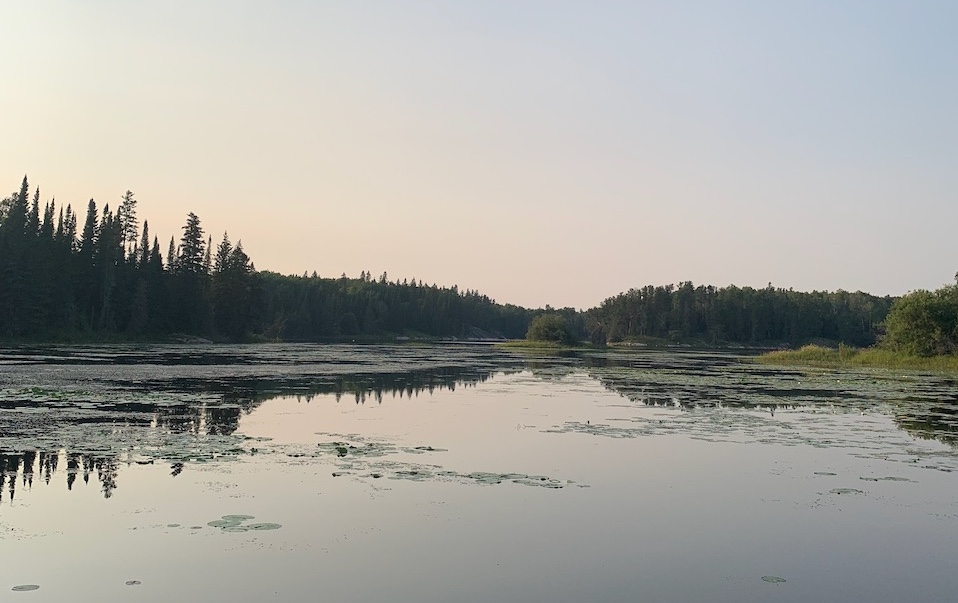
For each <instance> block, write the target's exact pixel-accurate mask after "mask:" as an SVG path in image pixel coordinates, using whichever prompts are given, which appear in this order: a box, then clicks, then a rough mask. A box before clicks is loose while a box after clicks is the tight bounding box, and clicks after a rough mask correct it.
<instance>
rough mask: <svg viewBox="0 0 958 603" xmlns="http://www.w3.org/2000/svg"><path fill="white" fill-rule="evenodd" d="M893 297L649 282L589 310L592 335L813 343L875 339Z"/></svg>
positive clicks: (613, 338)
mask: <svg viewBox="0 0 958 603" xmlns="http://www.w3.org/2000/svg"><path fill="white" fill-rule="evenodd" d="M893 301H894V300H893V298H890V297H875V296H874V295H869V294H867V293H861V292H856V293H848V292H846V291H837V292H833V293H829V292H819V291H814V292H811V293H805V292H799V291H792V290H791V289H781V288H773V287H772V286H771V285H769V286H768V287H766V288H764V289H753V288H751V287H741V288H740V287H734V286H732V287H724V288H716V287H708V286H702V285H699V286H697V287H696V286H694V285H693V284H692V283H690V282H684V283H681V284H679V285H678V286H674V285H667V286H660V287H652V286H647V287H644V288H642V289H632V290H631V291H629V292H627V293H622V294H620V295H617V296H615V297H611V298H609V299H607V300H605V301H604V302H602V304H601V305H600V306H599V307H598V308H594V309H593V310H590V311H589V312H588V317H589V320H588V321H587V322H586V324H587V325H589V328H590V331H591V337H592V338H593V339H594V340H608V341H621V340H628V339H642V338H647V337H653V338H663V339H668V340H675V341H700V342H702V343H707V344H716V343H721V342H736V343H751V344H780V343H786V344H791V345H798V344H803V343H808V342H810V341H816V340H827V341H832V342H843V343H846V344H849V345H856V346H865V345H872V344H874V343H875V341H876V338H877V336H878V335H879V334H880V326H881V324H882V321H883V320H884V319H885V316H886V315H887V314H888V311H889V309H890V307H891V305H892V302H893Z"/></svg>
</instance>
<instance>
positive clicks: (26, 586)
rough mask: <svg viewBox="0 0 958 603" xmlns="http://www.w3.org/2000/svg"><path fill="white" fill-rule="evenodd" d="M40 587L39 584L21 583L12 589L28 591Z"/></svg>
mask: <svg viewBox="0 0 958 603" xmlns="http://www.w3.org/2000/svg"><path fill="white" fill-rule="evenodd" d="M38 588H40V585H39V584H20V585H19V586H14V587H13V588H11V589H10V590H13V591H16V592H26V591H29V590H37V589H38Z"/></svg>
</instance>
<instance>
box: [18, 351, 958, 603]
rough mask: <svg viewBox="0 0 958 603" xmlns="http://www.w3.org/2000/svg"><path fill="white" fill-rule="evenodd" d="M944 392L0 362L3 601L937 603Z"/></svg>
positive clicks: (405, 359)
mask: <svg viewBox="0 0 958 603" xmlns="http://www.w3.org/2000/svg"><path fill="white" fill-rule="evenodd" d="M956 398H958V390H956V389H955V383H954V382H953V381H951V380H949V379H947V378H944V377H941V376H935V375H921V374H896V373H889V372H881V371H838V372H836V371H811V372H807V371H799V370H791V369H769V368H768V367H762V366H758V365H754V364H752V363H751V362H749V361H748V359H747V358H742V357H739V356H735V355H732V354H717V353H709V354H702V353H692V352H685V353H663V352H652V351H646V352H634V353H628V352H618V351H609V352H602V353H599V352H596V353H586V354H579V355H574V356H564V357H549V356H523V355H517V354H512V353H508V352H503V351H499V350H496V349H494V348H491V347H488V346H480V345H444V346H310V345H263V346H208V347H202V346H201V347H187V346H154V347H146V348H144V347H129V346H112V347H59V348H21V349H8V350H2V351H0V561H2V563H0V600H3V601H7V600H11V601H20V600H23V601H28V600H29V601H64V600H68V599H70V598H73V599H76V598H79V599H81V600H91V601H92V600H96V601H163V602H168V601H170V600H185V601H198V600H228V599H232V600H239V601H264V600H265V601H316V600H340V601H360V602H362V601H386V600H389V601H417V602H429V601H437V602H438V601H465V602H471V601H476V602H479V601H550V602H554V601H569V602H586V601H686V602H695V601H710V602H711V601H746V602H748V601H866V600H867V601H871V602H883V601H889V602H890V601H901V600H906V599H907V600H913V601H950V600H953V599H954V597H955V596H956V592H958V572H956V571H955V561H954V558H955V553H956V552H958V454H956V442H958V439H956V438H958V410H956V408H958V407H956ZM224 516H226V517H227V518H226V519H224ZM211 524H212V525H211ZM34 585H35V586H39V588H38V589H35V590H29V591H19V590H18V591H14V590H12V589H14V588H16V587H27V586H34ZM3 593H6V594H3Z"/></svg>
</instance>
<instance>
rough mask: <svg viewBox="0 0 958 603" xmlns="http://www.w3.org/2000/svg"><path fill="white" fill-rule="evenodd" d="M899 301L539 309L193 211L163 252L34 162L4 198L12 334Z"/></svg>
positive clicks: (407, 324)
mask: <svg viewBox="0 0 958 603" xmlns="http://www.w3.org/2000/svg"><path fill="white" fill-rule="evenodd" d="M81 219H82V221H81ZM893 301H894V300H893V299H892V298H889V297H875V296H872V295H868V294H865V293H860V292H857V293H848V292H845V291H838V292H812V293H804V292H797V291H792V290H785V289H779V288H772V287H771V286H769V287H767V288H764V289H753V288H750V287H743V288H739V287H734V286H732V287H725V288H716V287H711V286H701V285H700V286H694V285H693V284H692V283H690V282H685V283H681V284H679V285H678V286H675V285H666V286H658V287H653V286H646V287H643V288H641V289H633V290H631V291H628V292H626V293H621V294H619V295H617V296H614V297H611V298H609V299H607V300H605V301H604V302H603V303H602V304H601V305H600V306H598V307H596V308H592V309H590V310H586V311H581V312H580V311H576V310H574V309H572V308H564V309H561V310H555V309H553V308H550V307H548V306H546V308H545V309H538V310H531V309H527V308H522V307H518V306H514V305H504V304H499V303H496V302H495V301H494V300H492V299H490V298H489V297H487V296H485V295H482V294H480V293H478V292H476V291H472V290H464V291H463V290H460V289H459V288H458V287H456V286H453V287H439V286H436V285H426V284H424V283H422V282H418V281H417V280H416V279H412V280H403V281H402V282H399V281H390V280H389V279H388V277H387V275H386V274H385V273H384V274H382V275H380V276H379V277H375V278H374V277H373V276H372V275H370V274H369V273H367V272H365V271H364V272H362V273H361V274H360V275H359V276H358V277H354V278H348V277H347V276H346V275H345V274H343V275H341V276H340V277H338V278H321V277H319V276H318V275H317V274H316V273H315V272H314V273H313V274H312V275H311V276H307V275H305V274H304V275H303V276H288V275H280V274H276V273H272V272H260V271H257V270H256V269H255V266H254V264H253V261H252V259H251V258H250V257H249V256H248V255H247V254H246V252H245V251H244V249H243V245H242V243H241V242H239V241H237V242H236V243H235V244H234V243H233V242H232V241H231V239H230V237H229V235H228V234H227V233H224V235H223V237H222V239H221V240H220V241H219V242H217V243H214V241H213V239H212V237H211V236H208V235H207V234H206V233H205V231H204V230H203V227H202V225H201V222H200V219H199V217H197V215H196V214H193V213H190V214H189V215H188V216H187V218H186V223H185V225H184V226H183V228H182V233H180V236H179V238H178V239H177V237H171V238H170V239H169V243H168V245H166V252H165V254H164V253H163V250H162V248H161V246H160V240H159V238H158V237H157V236H155V235H153V234H152V233H151V232H150V229H149V224H148V222H147V221H145V220H144V221H143V222H142V225H141V224H140V222H139V220H138V218H137V201H136V197H135V195H134V194H133V193H132V192H130V191H127V192H126V193H125V194H124V195H122V197H121V199H120V202H119V205H118V207H117V208H116V211H113V210H111V208H110V206H109V205H104V206H103V208H102V210H101V209H98V207H97V205H96V203H95V202H94V200H93V199H91V200H90V201H89V202H88V203H87V205H86V207H85V211H84V213H83V215H82V216H81V215H80V212H79V211H77V210H74V209H73V207H72V206H71V205H69V204H68V205H66V206H65V207H64V206H62V205H61V206H59V207H58V206H57V204H56V201H55V200H52V199H51V200H49V201H43V202H41V196H40V189H39V188H36V189H33V194H32V195H31V188H30V185H29V183H28V180H27V178H26V177H24V178H23V182H22V184H21V186H20V188H19V190H17V191H14V192H13V193H12V194H11V195H10V196H8V197H6V198H4V199H3V200H2V201H0V338H3V339H7V340H51V339H55V340H63V339H93V340H102V339H132V340H136V339H158V338H159V339H166V338H170V337H171V336H202V337H207V338H210V339H213V340H223V341H243V340H286V341H325V340H336V339H343V338H348V339H356V338H384V337H403V336H408V337H423V338H467V339H483V338H522V337H524V336H526V333H527V331H528V330H529V327H530V324H531V323H532V321H533V319H535V318H537V317H540V316H542V315H547V316H555V317H558V318H560V319H561V321H560V322H562V323H564V326H563V329H565V331H564V334H563V335H562V336H563V337H566V338H567V339H568V340H570V341H571V340H576V339H590V340H592V341H593V342H595V343H606V342H618V341H634V340H639V341H642V340H647V339H650V338H653V339H659V340H664V341H675V342H698V343H703V344H709V345H721V344H727V343H740V344H758V345H769V344H771V345H781V344H792V345H798V344H802V343H807V342H809V341H822V340H826V341H832V342H836V343H837V342H844V343H847V344H851V345H870V344H872V343H874V342H875V341H876V339H877V337H879V336H880V334H881V332H882V325H883V321H884V320H885V317H886V315H887V314H888V311H889V308H890V307H891V306H892V303H893ZM557 324H558V323H557V322H556V321H555V320H552V321H551V322H550V321H545V322H542V323H541V324H540V325H538V326H537V328H542V327H545V326H550V327H551V328H555V327H556V326H557Z"/></svg>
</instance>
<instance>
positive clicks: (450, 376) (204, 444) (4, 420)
mask: <svg viewBox="0 0 958 603" xmlns="http://www.w3.org/2000/svg"><path fill="white" fill-rule="evenodd" d="M496 370H498V369H493V368H489V367H486V366H469V365H464V366H459V367H440V368H436V369H430V370H412V371H409V372H405V373H366V374H355V375H341V376H334V377H329V378H325V379H323V380H320V381H317V380H316V379H315V378H298V379H291V378H284V379H280V380H266V379H256V380H251V379H245V378H239V379H218V380H215V381H209V382H206V383H205V384H204V383H203V382H201V381H190V382H189V383H185V382H184V381H183V380H173V381H172V382H169V383H166V384H165V386H166V388H165V390H164V389H160V385H162V384H156V385H154V387H152V388H151V389H150V391H149V392H148V393H149V396H150V398H143V397H140V398H139V399H134V400H132V401H122V402H103V403H91V402H90V400H89V397H90V396H88V395H85V393H81V394H77V395H73V396H69V395H64V394H63V392H58V393H57V395H53V396H51V395H50V393H49V392H45V395H46V399H39V400H38V399H33V400H30V399H26V397H16V396H7V397H6V398H5V399H2V400H0V502H3V501H4V500H8V501H12V500H14V498H15V495H16V492H17V487H18V486H17V484H18V483H19V484H20V487H21V488H26V489H29V488H31V487H32V485H33V482H34V479H35V476H37V475H40V476H42V479H43V481H44V482H45V483H46V484H49V483H50V481H51V478H52V477H53V475H54V474H55V473H57V469H58V467H61V466H62V464H63V463H64V462H65V463H66V470H65V474H66V478H65V479H66V484H67V489H68V490H72V487H73V484H74V482H75V480H76V477H77V475H82V477H83V480H84V482H85V483H89V480H90V476H91V475H93V476H95V479H96V480H97V481H98V482H99V484H100V486H101V490H102V492H103V495H104V497H105V498H110V497H111V496H112V494H113V491H114V490H115V489H116V487H117V473H118V469H119V467H120V466H121V465H123V464H130V463H140V464H146V463H153V462H154V461H156V460H159V461H165V462H169V463H170V475H171V476H173V477H176V476H177V475H179V474H180V473H182V472H183V470H184V468H185V467H186V466H187V463H190V462H204V461H209V460H216V459H223V458H227V457H230V456H237V455H241V454H246V453H247V452H249V451H250V449H248V448H247V447H245V446H244V443H245V442H246V440H248V438H246V437H243V436H236V435H235V432H236V431H237V429H238V428H239V425H240V421H241V419H242V417H243V416H245V415H248V414H250V413H252V412H253V411H255V409H256V408H257V407H259V406H260V405H261V404H262V403H263V402H265V401H267V400H271V399H274V398H277V397H294V398H296V399H298V400H301V401H305V402H307V403H309V402H311V401H312V400H313V399H314V398H315V397H317V396H331V397H332V399H333V400H335V403H337V404H338V403H342V402H349V403H355V404H357V405H364V404H367V403H375V404H383V402H384V399H388V398H398V399H403V398H407V399H411V398H415V397H418V396H419V395H420V394H427V395H429V394H432V393H434V392H437V391H443V390H449V391H455V390H456V388H460V387H474V386H476V385H477V384H479V383H483V382H485V381H486V380H488V379H490V378H491V377H492V376H493V374H494V371H496ZM510 370H513V369H508V368H505V371H507V372H508V371H510ZM514 370H518V369H514ZM204 385H205V388H204V387H203V386H204ZM138 389H144V388H142V387H139V388H138ZM164 392H165V393H167V394H169V395H167V396H162V395H160V396H157V394H162V393H164ZM184 392H192V393H193V394H194V395H195V396H196V397H198V398H200V400H201V401H199V402H196V403H187V402H174V401H173V400H183V397H182V396H180V397H177V396H174V395H173V394H182V393H184ZM34 393H36V391H34ZM117 395H126V396H128V397H132V398H137V396H136V394H132V395H131V394H129V393H126V394H121V393H118V394H117ZM151 398H152V399H151ZM44 411H46V412H44ZM252 450H253V451H254V452H255V449H252Z"/></svg>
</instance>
